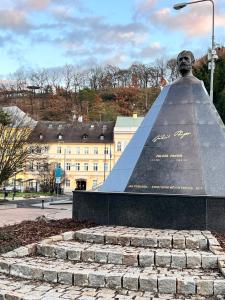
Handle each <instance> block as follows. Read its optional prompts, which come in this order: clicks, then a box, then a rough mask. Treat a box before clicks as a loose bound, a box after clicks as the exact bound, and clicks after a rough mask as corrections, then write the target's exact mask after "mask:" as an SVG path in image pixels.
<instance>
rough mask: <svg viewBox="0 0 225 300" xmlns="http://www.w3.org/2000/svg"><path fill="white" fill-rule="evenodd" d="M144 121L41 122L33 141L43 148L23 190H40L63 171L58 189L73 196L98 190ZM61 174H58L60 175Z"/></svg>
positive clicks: (33, 159)
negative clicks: (57, 171)
mask: <svg viewBox="0 0 225 300" xmlns="http://www.w3.org/2000/svg"><path fill="white" fill-rule="evenodd" d="M142 120H143V118H140V117H137V116H136V115H134V116H133V117H118V118H117V121H116V124H115V122H93V123H90V124H85V123H81V122H76V123H73V124H67V123H64V122H50V121H40V122H38V124H37V125H36V127H35V129H34V130H33V132H32V135H31V138H32V140H33V139H34V140H36V141H37V142H38V144H39V145H40V148H39V151H38V152H39V153H37V155H34V153H32V151H35V150H33V148H32V147H33V146H32V145H31V146H30V152H31V154H32V155H31V158H30V160H29V161H28V162H27V164H26V168H25V172H24V175H23V182H24V184H23V189H24V190H25V189H28V190H31V189H33V190H40V187H41V185H42V186H43V184H44V183H47V182H49V181H52V182H51V184H52V183H55V182H59V180H58V179H56V178H55V176H54V174H55V169H56V168H60V169H61V179H60V184H59V183H57V184H56V185H55V186H57V187H59V188H60V189H63V191H64V192H65V193H70V192H72V191H73V190H74V189H82V190H97V188H98V187H99V186H100V185H101V184H102V183H103V182H104V180H105V179H106V177H107V176H108V174H109V173H110V171H111V170H112V168H113V166H114V164H115V162H116V161H117V160H118V158H119V157H120V155H121V154H122V152H123V150H124V149H125V147H126V145H127V144H128V142H129V141H130V139H131V137H132V136H133V134H134V132H135V131H136V130H137V128H138V126H139V125H140V123H141V121H142ZM56 175H57V174H56Z"/></svg>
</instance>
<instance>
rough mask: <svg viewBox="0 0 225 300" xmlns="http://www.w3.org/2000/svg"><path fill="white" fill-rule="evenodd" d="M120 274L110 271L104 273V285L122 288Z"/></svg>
mask: <svg viewBox="0 0 225 300" xmlns="http://www.w3.org/2000/svg"><path fill="white" fill-rule="evenodd" d="M122 275H123V274H121V273H116V272H110V273H107V274H106V275H105V280H106V287H108V288H111V289H121V288H122Z"/></svg>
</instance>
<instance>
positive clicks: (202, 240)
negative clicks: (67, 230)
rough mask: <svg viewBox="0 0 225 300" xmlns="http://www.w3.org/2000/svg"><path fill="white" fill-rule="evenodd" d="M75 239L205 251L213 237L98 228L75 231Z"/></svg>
mask: <svg viewBox="0 0 225 300" xmlns="http://www.w3.org/2000/svg"><path fill="white" fill-rule="evenodd" d="M75 239H76V240H79V241H83V242H90V243H100V244H113V245H122V246H135V247H147V248H167V249H168V248H174V249H201V250H206V249H208V241H209V239H214V237H213V236H212V234H211V233H210V232H209V231H198V230H192V231H185V230H181V231H177V230H156V229H149V228H133V227H124V226H99V227H95V228H88V229H82V230H79V231H77V232H76V233H75Z"/></svg>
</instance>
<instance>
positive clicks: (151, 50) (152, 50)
mask: <svg viewBox="0 0 225 300" xmlns="http://www.w3.org/2000/svg"><path fill="white" fill-rule="evenodd" d="M164 52H166V50H165V48H164V47H162V46H161V44H160V43H159V42H154V43H152V44H150V45H148V46H146V47H143V48H141V49H140V50H138V51H133V52H132V54H131V55H132V57H133V58H134V59H137V60H139V61H143V60H145V59H149V60H152V59H153V58H155V57H158V56H160V55H162V54H163V53H164Z"/></svg>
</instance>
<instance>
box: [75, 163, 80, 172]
mask: <svg viewBox="0 0 225 300" xmlns="http://www.w3.org/2000/svg"><path fill="white" fill-rule="evenodd" d="M75 170H76V171H80V163H75Z"/></svg>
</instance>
